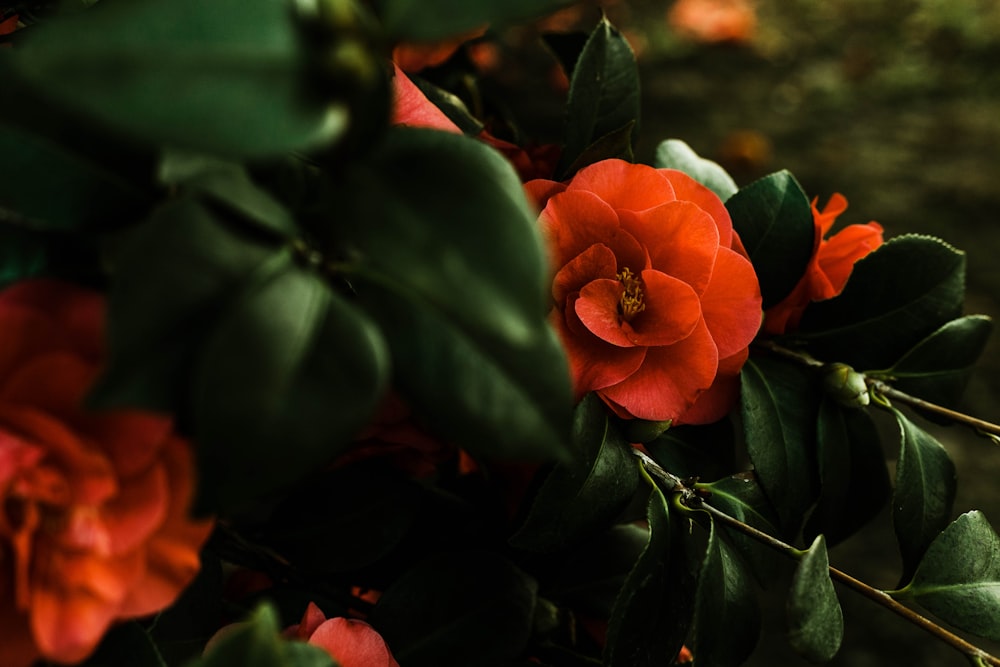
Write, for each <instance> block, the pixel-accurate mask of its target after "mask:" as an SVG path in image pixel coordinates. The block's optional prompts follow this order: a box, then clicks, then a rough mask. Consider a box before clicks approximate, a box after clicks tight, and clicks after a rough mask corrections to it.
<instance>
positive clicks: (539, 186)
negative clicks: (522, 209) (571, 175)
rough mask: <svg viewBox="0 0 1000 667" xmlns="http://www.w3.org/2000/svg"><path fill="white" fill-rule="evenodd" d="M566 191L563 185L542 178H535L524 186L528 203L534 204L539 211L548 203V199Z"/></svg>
mask: <svg viewBox="0 0 1000 667" xmlns="http://www.w3.org/2000/svg"><path fill="white" fill-rule="evenodd" d="M565 190H566V184H565V183H557V182H556V181H550V180H547V179H544V178H536V179H535V180H533V181H528V182H527V183H525V184H524V194H525V195H527V197H528V201H532V202H534V203H535V206H537V207H538V209H539V210H541V209H543V208H545V205H546V204H548V203H549V198H551V197H552V196H554V195H557V194H559V193H560V192H564V191H565Z"/></svg>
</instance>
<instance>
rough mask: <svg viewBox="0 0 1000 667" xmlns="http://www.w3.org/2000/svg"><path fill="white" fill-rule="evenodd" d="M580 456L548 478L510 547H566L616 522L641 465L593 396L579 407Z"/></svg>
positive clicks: (576, 439)
mask: <svg viewBox="0 0 1000 667" xmlns="http://www.w3.org/2000/svg"><path fill="white" fill-rule="evenodd" d="M572 442H573V445H574V456H573V458H572V460H571V461H568V462H565V463H562V462H561V463H557V464H555V466H554V467H553V468H552V470H551V471H550V472H549V473H548V475H546V477H545V481H544V482H543V483H542V486H541V488H539V490H538V494H537V495H536V497H535V499H534V500H533V501H532V503H531V509H530V510H529V511H528V515H527V517H525V521H524V524H523V525H522V526H521V527H520V528H519V529H518V531H517V532H516V533H514V535H513V536H512V537H511V539H510V543H511V544H512V545H513V546H515V547H518V548H521V549H531V550H542V551H545V550H552V549H555V548H565V547H566V546H567V545H569V544H572V543H573V542H575V541H576V540H578V539H579V538H580V537H581V536H583V535H586V534H588V533H590V532H593V531H594V530H595V529H597V528H601V527H604V526H607V525H608V524H609V523H611V522H613V521H614V520H615V519H616V518H617V517H618V516H619V515H620V514H621V512H622V510H623V509H624V508H625V507H626V506H627V505H628V503H629V501H630V500H631V499H632V496H633V495H634V494H635V491H636V487H637V486H638V484H639V467H638V465H639V464H638V461H637V459H636V458H635V456H633V455H632V447H631V446H630V445H629V444H628V443H627V442H625V441H624V440H622V437H621V435H619V434H618V432H617V431H615V430H614V429H613V428H612V427H611V425H610V423H609V419H608V415H607V412H606V410H605V408H604V404H603V403H602V402H601V400H600V399H599V398H597V396H595V395H593V394H591V395H590V396H588V397H586V398H584V399H583V401H581V402H580V405H579V406H578V407H577V409H576V414H575V418H574V420H573V439H572Z"/></svg>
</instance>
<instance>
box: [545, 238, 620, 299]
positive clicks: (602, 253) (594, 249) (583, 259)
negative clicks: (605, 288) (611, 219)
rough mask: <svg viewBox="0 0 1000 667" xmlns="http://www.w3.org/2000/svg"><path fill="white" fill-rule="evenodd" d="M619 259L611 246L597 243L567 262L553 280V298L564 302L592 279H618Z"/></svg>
mask: <svg viewBox="0 0 1000 667" xmlns="http://www.w3.org/2000/svg"><path fill="white" fill-rule="evenodd" d="M617 273H618V260H617V259H616V258H615V254H614V253H613V252H612V251H611V248H609V247H608V246H606V245H604V244H603V243H601V244H595V245H592V246H590V247H589V248H587V249H586V250H584V251H583V252H582V253H580V254H579V255H577V256H576V257H574V258H573V259H571V260H570V261H569V262H567V263H566V265H565V266H563V267H562V268H561V269H559V272H558V273H556V277H555V278H553V280H552V298H554V299H555V300H556V303H557V304H560V305H561V304H563V302H564V301H565V300H566V298H567V297H568V296H569V295H570V294H572V293H573V292H579V291H580V289H581V288H583V286H584V285H586V284H587V283H589V282H590V281H592V280H598V279H601V278H605V279H608V280H616V278H615V276H616V275H617Z"/></svg>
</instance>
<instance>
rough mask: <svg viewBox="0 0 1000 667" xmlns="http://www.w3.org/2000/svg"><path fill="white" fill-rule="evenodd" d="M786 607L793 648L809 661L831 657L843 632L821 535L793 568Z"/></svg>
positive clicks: (819, 661)
mask: <svg viewBox="0 0 1000 667" xmlns="http://www.w3.org/2000/svg"><path fill="white" fill-rule="evenodd" d="M787 611H788V642H789V644H791V646H792V648H793V649H795V650H796V651H797V652H798V653H799V654H800V655H802V656H803V657H804V658H806V659H807V660H809V661H811V662H817V663H824V662H829V661H830V660H832V659H833V656H835V655H836V654H837V651H838V650H840V642H841V640H842V639H843V636H844V613H843V611H841V609H840V601H839V600H837V592H836V591H835V590H833V582H832V581H831V580H830V561H829V559H828V558H827V554H826V542H824V540H823V536H822V535H819V536H817V537H816V539H815V540H813V543H812V546H811V547H809V551H807V552H806V553H805V554H803V556H802V560H800V561H799V565H798V567H797V568H796V569H795V575H794V576H793V577H792V587H791V591H790V592H789V596H788V609H787Z"/></svg>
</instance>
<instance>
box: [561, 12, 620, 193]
mask: <svg viewBox="0 0 1000 667" xmlns="http://www.w3.org/2000/svg"><path fill="white" fill-rule="evenodd" d="M638 122H639V70H638V67H637V66H636V62H635V54H634V53H632V47H630V46H629V44H628V42H627V41H626V40H625V38H624V37H623V36H622V34H621V32H619V31H618V29H617V28H615V27H614V26H613V25H611V23H610V22H608V20H607V19H606V18H603V17H602V18H601V22H600V23H598V24H597V27H596V28H594V30H593V32H591V33H590V37H589V39H588V40H587V44H586V45H585V46H584V48H583V52H582V53H581V54H580V57H579V59H578V60H577V62H576V67H575V68H574V69H573V77H572V79H570V85H569V99H568V100H567V120H566V139H565V142H564V147H563V152H562V155H561V156H560V159H559V167H558V168H557V169H556V173H557V174H560V177H561V178H564V177H568V176H571V175H572V174H571V173H570V171H569V168H570V166H571V165H573V164H574V163H575V162H576V161H577V159H578V158H579V157H580V155H581V154H583V153H584V151H586V150H587V148H588V147H590V146H591V145H592V144H594V142H596V141H597V140H599V139H601V138H602V137H605V136H606V135H611V134H612V133H614V132H616V131H618V130H622V129H623V128H624V129H626V130H630V131H629V132H628V134H629V142H628V143H629V145H631V143H632V141H634V139H635V133H636V131H637V130H638ZM630 123H631V124H632V125H630Z"/></svg>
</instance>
